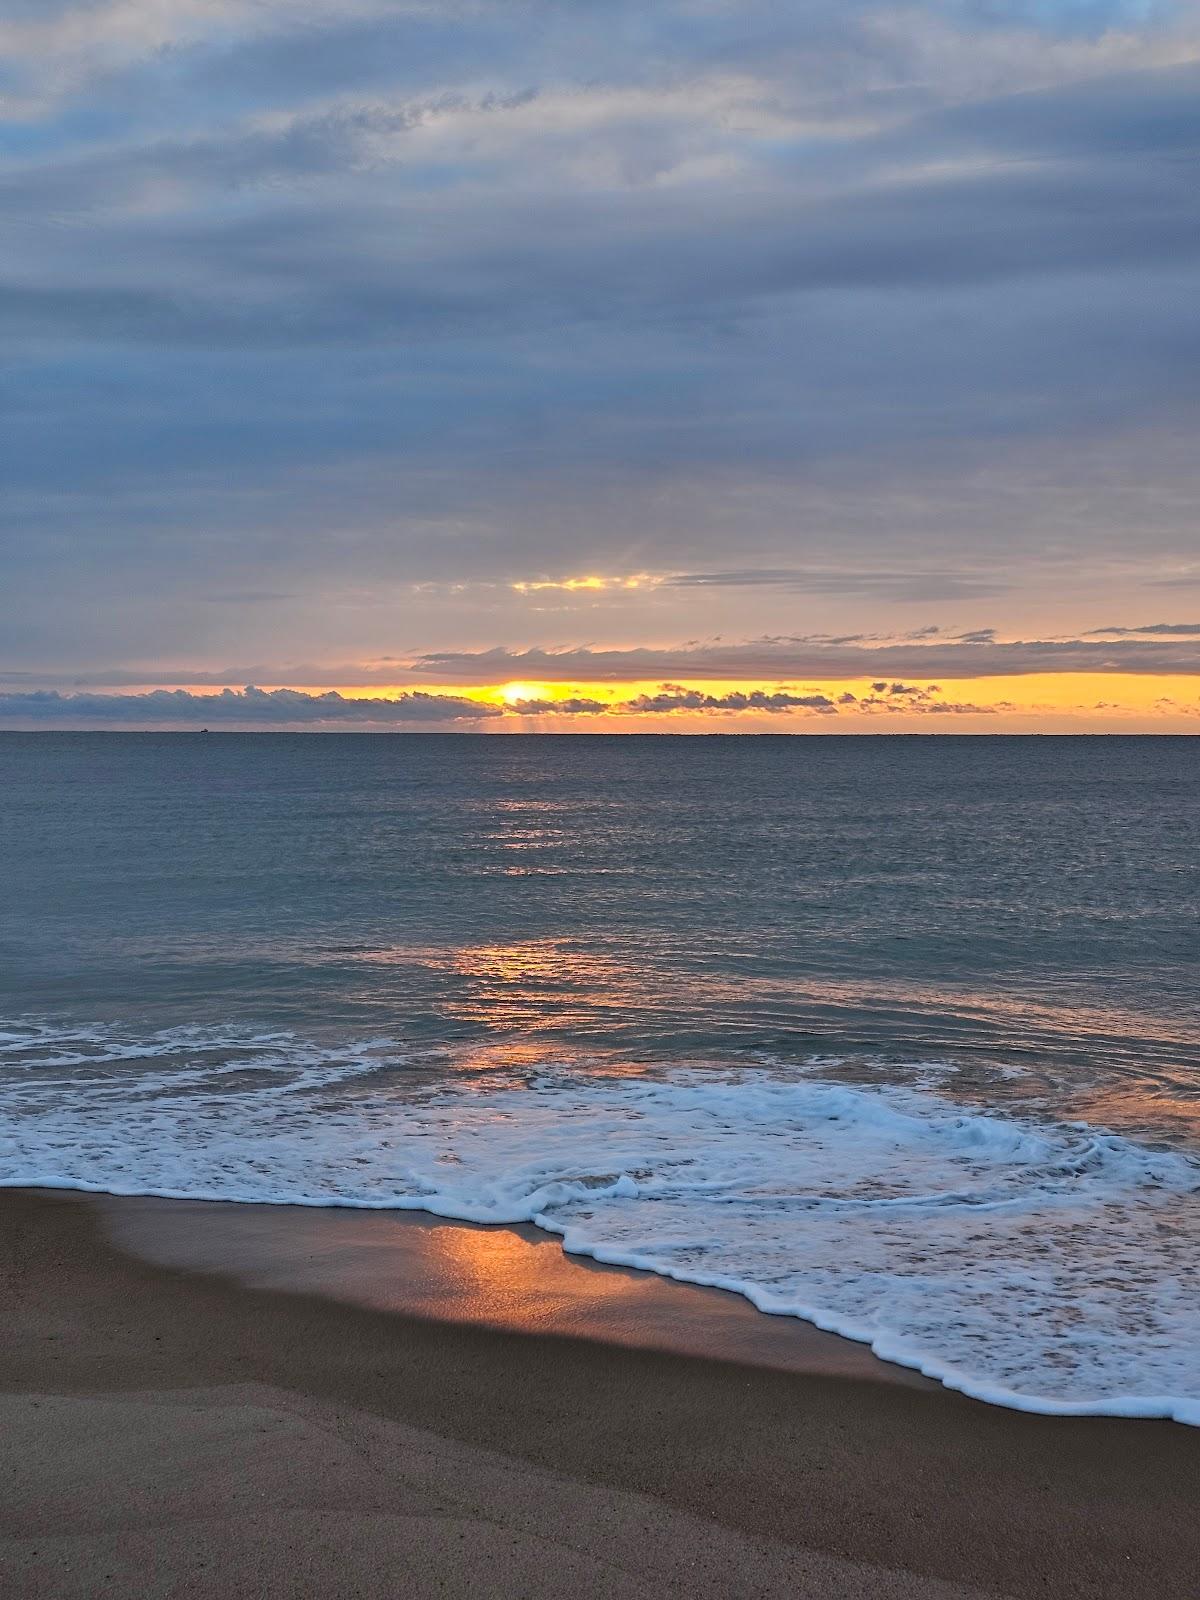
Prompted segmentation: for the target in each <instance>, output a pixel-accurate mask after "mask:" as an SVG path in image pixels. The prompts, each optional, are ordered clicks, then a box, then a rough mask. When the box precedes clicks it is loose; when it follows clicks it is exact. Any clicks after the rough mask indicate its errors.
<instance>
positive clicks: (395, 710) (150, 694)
mask: <svg viewBox="0 0 1200 1600" xmlns="http://www.w3.org/2000/svg"><path fill="white" fill-rule="evenodd" d="M500 714H501V713H500V710H499V708H498V707H496V706H490V705H483V704H481V703H480V702H478V701H475V700H467V699H459V698H457V697H455V696H450V695H435V694H424V693H422V692H421V691H419V690H416V691H412V692H409V693H405V694H402V695H399V696H397V697H396V698H394V699H383V698H370V697H366V696H364V697H352V696H346V695H341V694H338V693H337V692H336V691H335V690H333V689H330V690H328V691H327V692H326V693H324V694H308V693H306V692H304V691H303V690H300V689H269V690H265V689H258V688H255V687H254V686H253V685H247V687H246V688H244V689H222V690H221V691H220V693H219V694H191V693H189V692H188V690H186V689H151V690H149V691H147V692H146V693H143V694H86V693H80V694H60V693H59V692H58V691H57V690H42V691H36V690H34V691H29V692H27V693H20V692H11V693H0V720H4V721H14V720H21V721H32V722H49V723H60V724H61V723H64V722H72V723H104V724H106V725H113V724H115V725H120V726H128V725H137V724H143V725H145V724H155V725H163V724H171V723H183V724H188V725H194V726H205V727H207V726H209V725H210V724H211V725H213V726H219V725H220V724H222V723H226V724H227V723H237V724H239V725H241V724H266V725H272V726H274V725H278V724H281V723H284V724H316V725H320V726H329V725H331V724H332V725H342V724H350V725H363V724H368V725H377V726H391V725H400V726H403V725H406V724H412V723H443V722H449V723H454V722H482V721H487V720H489V719H492V718H495V717H497V716H499V715H500Z"/></svg>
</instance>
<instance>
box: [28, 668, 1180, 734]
mask: <svg viewBox="0 0 1200 1600" xmlns="http://www.w3.org/2000/svg"><path fill="white" fill-rule="evenodd" d="M1020 709H1021V708H1019V707H1018V706H1016V705H1015V704H1014V703H1012V702H1010V701H1004V700H1000V701H996V702H992V703H988V702H976V701H970V700H956V699H949V698H947V697H946V694H945V691H944V689H943V687H942V685H940V684H936V683H929V684H907V683H900V682H888V681H886V680H882V679H881V680H879V681H877V682H874V683H871V684H870V685H869V686H867V687H866V688H865V689H864V690H863V691H862V692H861V693H857V694H856V693H854V692H853V691H852V690H848V689H847V690H843V691H841V692H840V693H836V694H826V693H823V692H821V691H819V690H815V689H814V690H811V691H807V692H798V691H796V690H793V689H780V688H776V689H731V690H726V691H723V692H713V691H711V690H708V689H704V688H700V687H696V686H689V685H686V684H680V683H670V682H664V683H663V684H662V685H661V686H660V687H659V689H658V690H657V691H656V692H654V693H645V692H642V693H639V694H635V695H631V696H629V697H628V698H621V697H613V698H611V699H606V700H600V699H595V698H592V697H589V696H582V695H564V696H559V697H542V696H531V697H528V698H514V699H503V700H500V701H495V700H484V699H478V698H474V697H471V696H466V695H463V696H456V695H446V694H425V693H422V692H421V691H419V690H416V691H407V692H404V693H401V694H398V695H395V696H382V695H349V694H341V693H338V692H337V691H336V690H332V689H331V690H326V691H324V692H316V693H313V692H309V691H305V690H301V689H290V688H278V689H260V688H258V687H256V686H255V685H253V684H250V685H247V686H246V687H245V688H243V689H231V688H225V689H222V690H220V691H218V692H216V693H207V694H203V693H201V694H197V693H194V692H192V691H191V690H188V689H151V690H145V691H142V692H140V693H125V694H95V693H89V692H87V691H77V692H75V693H73V694H63V693H60V692H59V691H58V690H25V691H20V690H17V691H0V730H2V729H4V728H10V729H18V730H20V729H37V728H54V727H58V728H87V727H94V728H106V729H120V728H146V729H192V730H200V729H204V730H205V731H207V730H209V729H212V728H220V727H227V728H236V729H254V728H261V729H272V728H274V729H286V728H302V727H309V728H313V729H321V730H326V731H328V730H333V729H337V728H343V729H348V730H353V729H361V730H364V731H366V730H383V729H392V730H394V731H404V730H408V731H414V730H418V729H420V728H426V729H428V730H430V731H443V730H453V729H458V730H467V731H471V730H483V731H494V730H495V729H497V728H498V727H499V726H501V725H504V726H506V727H509V728H512V727H520V726H524V727H536V728H538V729H539V730H543V731H544V730H545V729H546V728H547V727H558V728H563V727H567V726H569V725H571V724H572V723H574V724H578V725H581V726H592V727H594V728H603V726H604V724H605V723H606V722H615V723H618V724H619V725H620V726H621V728H622V730H624V731H629V728H630V725H631V724H632V726H633V727H635V728H638V727H643V728H650V727H652V726H654V725H655V724H660V725H668V724H672V723H677V724H685V725H686V726H687V727H688V728H689V729H690V730H694V729H696V728H698V727H702V726H704V725H705V724H706V723H711V724H712V725H713V726H715V727H725V728H730V729H733V730H735V731H736V729H737V728H738V727H752V726H759V727H761V726H762V725H764V723H763V719H764V718H765V721H766V722H778V723H779V724H781V725H783V724H787V723H789V722H801V723H808V724H820V723H822V722H825V723H828V722H829V721H831V720H836V721H839V722H843V723H845V722H846V721H847V720H849V721H851V722H857V723H858V724H859V725H860V727H862V728H863V729H864V730H865V729H866V728H867V727H869V726H870V725H871V723H872V722H873V721H876V725H877V726H878V722H877V719H879V718H882V719H883V721H884V722H885V723H886V722H888V721H889V720H893V721H894V720H895V719H897V718H899V719H904V721H905V723H906V725H907V723H908V721H909V719H917V721H918V722H919V721H921V720H923V719H925V718H928V717H934V718H936V719H946V720H949V719H954V718H960V719H962V718H965V719H968V720H970V721H972V722H973V721H974V719H977V718H996V719H998V722H1002V720H1003V718H1004V717H1005V715H1006V714H1010V713H1013V712H1017V711H1019V710H1020ZM1058 709H1059V710H1060V712H1061V711H1067V712H1074V713H1076V714H1078V713H1083V714H1084V716H1085V717H1086V716H1087V715H1089V714H1092V715H1094V714H1096V713H1102V712H1109V713H1112V712H1117V713H1121V712H1123V711H1124V710H1126V709H1128V708H1123V707H1122V706H1121V705H1119V704H1116V703H1110V702H1104V701H1100V702H1095V703H1093V704H1090V705H1077V706H1075V707H1073V708H1072V707H1060V708H1058ZM1152 710H1153V714H1154V715H1156V716H1159V717H1171V718H1174V719H1176V720H1178V719H1180V718H1196V717H1200V695H1198V696H1197V699H1196V701H1195V703H1194V704H1190V703H1182V702H1178V701H1174V700H1170V699H1165V698H1160V699H1159V700H1158V701H1157V702H1156V703H1155V704H1154V706H1153V708H1152ZM997 731H999V728H997Z"/></svg>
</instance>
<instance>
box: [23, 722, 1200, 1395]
mask: <svg viewBox="0 0 1200 1600" xmlns="http://www.w3.org/2000/svg"><path fill="white" fill-rule="evenodd" d="M1198 778H1200V742H1194V741H1191V740H1188V739H1186V738H1117V737H1110V738H1067V737H1064V738H1055V737H993V738H964V737H956V736H938V737H887V736H884V737H789V736H781V737H770V736H765V737H711V738H687V737H672V736H645V737H637V736H635V737H621V736H612V735H567V736H557V737H556V736H543V735H520V736H511V737H497V736H488V735H399V736H383V735H380V736H374V735H304V734H297V735H287V734H278V735H276V734H246V735H240V734H207V735H205V734H198V733H197V734H151V733H136V734H134V733H121V734H108V733H79V734H73V733H38V734H20V733H4V734H0V1183H2V1184H4V1185H8V1186H16V1185H32V1186H47V1187H55V1188H69V1189H83V1190H93V1191H104V1192H109V1193H114V1194H153V1195H168V1196H180V1197H196V1198H203V1199H221V1200H235V1201H246V1202H256V1201H257V1202H268V1201H269V1202H274V1203H282V1204H290V1205H305V1206H358V1207H369V1208H395V1209H400V1210H422V1211H427V1212H431V1213H434V1214H437V1215H439V1216H443V1217H455V1218H462V1219H467V1220H471V1221H476V1222H494V1223H500V1224H503V1223H510V1224H511V1223H516V1222H532V1223H535V1224H536V1225H538V1226H539V1227H541V1228H544V1229H547V1230H549V1231H551V1232H553V1233H555V1234H558V1235H560V1236H561V1238H562V1242H563V1247H564V1248H565V1249H566V1250H568V1251H572V1252H577V1253H580V1254H584V1255H590V1256H593V1257H595V1258H596V1259H598V1260H601V1261H606V1262H615V1263H624V1264H628V1265H633V1266H638V1267H642V1268H645V1269H648V1270H650V1271H653V1272H657V1273H660V1274H663V1275H666V1276H669V1277H672V1278H676V1279H680V1280H683V1281H687V1282H694V1283H701V1284H710V1285H717V1286H721V1287H724V1288H727V1289H731V1290H734V1291H736V1292H738V1293H741V1294H743V1295H745V1296H746V1297H747V1298H748V1299H750V1300H751V1301H752V1302H753V1303H754V1304H755V1305H756V1306H758V1307H760V1308H761V1309H762V1310H763V1311H764V1312H771V1313H776V1314H780V1315H785V1316H793V1317H800V1318H804V1319H806V1320H808V1321H811V1322H813V1323H816V1324H818V1325H819V1326H821V1327H823V1328H828V1329H832V1330H834V1331H836V1332H839V1333H842V1334H845V1335H846V1336H848V1337H850V1338H853V1339H858V1340H862V1341H865V1342H867V1343H869V1344H870V1345H871V1346H872V1348H873V1349H874V1350H875V1351H876V1352H877V1353H878V1354H879V1355H880V1356H882V1357H883V1358H884V1359H886V1360H889V1361H893V1362H897V1363H901V1364H903V1365H906V1366H910V1367H914V1368H918V1369H919V1370H921V1371H923V1372H926V1373H928V1374H930V1375H931V1376H934V1377H937V1378H939V1379H941V1380H942V1381H943V1382H944V1383H946V1384H948V1385H950V1386H952V1387H954V1388H958V1389H962V1390H964V1391H965V1392H967V1393H968V1394H971V1395H975V1396H977V1397H978V1398H981V1399H985V1400H990V1401H993V1402H995V1403H998V1404H1004V1405H1010V1406H1016V1407H1020V1408H1023V1409H1027V1410H1032V1411H1045V1412H1080V1413H1089V1412H1095V1413H1107V1414H1116V1415H1134V1416H1171V1417H1175V1418H1177V1419H1179V1420H1180V1421H1185V1422H1192V1423H1200V1271H1198V1267H1200V1010H1198V1006H1197V996H1198V981H1197V980H1198V977H1200V784H1198V782H1197V779H1198Z"/></svg>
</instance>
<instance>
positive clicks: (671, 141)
mask: <svg viewBox="0 0 1200 1600" xmlns="http://www.w3.org/2000/svg"><path fill="white" fill-rule="evenodd" d="M1198 160H1200V0H1004V3H1001V0H910V3H907V4H891V3H881V4H870V3H864V0H836V3H835V0H789V3H787V4H780V3H778V0H776V3H767V0H741V3H733V0H630V3H626V0H503V3H494V0H437V3H429V4H421V3H407V0H88V3H83V4H80V3H78V0H74V3H72V0H5V4H4V5H3V7H2V8H0V229H2V231H3V240H4V244H3V250H2V251H0V336H2V344H0V350H2V352H3V359H2V362H0V726H3V727H15V728H32V727H147V728H149V727H188V728H195V727H199V726H210V727H213V728H216V727H229V728H235V727H239V728H240V727H245V728H260V727H296V728H312V729H341V730H346V729H362V730H373V729H392V730H405V729H409V730H434V729H443V728H444V729H457V730H463V731H470V730H478V731H484V732H513V731H521V730H538V731H577V732H596V731H603V730H609V731H632V730H643V731H657V732H697V731H709V732H737V731H770V732H798V733H839V732H841V733H861V732H897V731H905V732H914V731H916V732H969V733H995V732H1036V731H1043V732H1064V731H1078V732H1105V731H1127V732H1142V731H1158V732H1197V731H1200V519H1198V507H1200V451H1198V450H1197V448H1196V439H1197V424H1198V422H1200V319H1198V318H1197V316H1196V310H1195V308H1196V300H1197V286H1198V282H1200V279H1198V266H1200V184H1198V183H1197V163H1198Z"/></svg>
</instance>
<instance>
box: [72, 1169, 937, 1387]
mask: <svg viewBox="0 0 1200 1600" xmlns="http://www.w3.org/2000/svg"><path fill="white" fill-rule="evenodd" d="M81 1203H86V1204H89V1205H95V1206H97V1207H98V1208H99V1210H100V1213H101V1216H102V1217H103V1219H104V1222H105V1224H106V1227H107V1229H108V1231H109V1233H110V1235H111V1237H112V1238H113V1240H114V1242H115V1243H116V1244H118V1245H119V1246H120V1247H122V1248H123V1249H126V1250H129V1251H131V1252H132V1253H134V1254H136V1255H139V1256H141V1257H143V1258H144V1259H147V1260H150V1261H153V1262H156V1263H158V1264H160V1265H163V1266H173V1267H181V1268H184V1269H190V1270H193V1271H202V1272H221V1273H227V1274H230V1275H231V1276H233V1277H235V1278H237V1279H238V1280H239V1281H240V1282H243V1283H247V1284H250V1285H253V1286H255V1287H259V1288H269V1289H287V1290H294V1291H300V1292H308V1293H316V1294H323V1295H328V1296H330V1297H331V1298H333V1299H337V1300H343V1301H348V1302H350V1303H352V1304H356V1305H362V1306H367V1307H369V1308H371V1309H374V1310H381V1311H392V1312H397V1313H400V1314H402V1315H405V1316H417V1317H426V1318H433V1319H435V1320H438V1321H444V1322H456V1323H475V1324H479V1325H483V1326H487V1327H491V1328H500V1329H507V1330H509V1331H512V1332H517V1333H529V1334H554V1335H559V1336H566V1337H572V1338H585V1339H598V1340H601V1341H604V1342H606V1343H611V1344H620V1345H627V1346H636V1347H641V1348H655V1349H669V1350H675V1351H678V1352H682V1353H684V1354H689V1355H699V1356H711V1357H715V1358H718V1359H724V1360H732V1361H741V1362H745V1363H750V1364H752V1365H756V1366H767V1367H776V1368H784V1369H787V1370H791V1371H805V1372H812V1371H818V1372H828V1373H833V1374H839V1375H842V1376H846V1377H858V1378H869V1379H872V1380H874V1381H877V1382H891V1383H904V1384H918V1385H921V1386H929V1387H933V1385H931V1384H929V1382H928V1380H926V1379H923V1378H920V1377H919V1376H917V1375H916V1374H914V1373H910V1372H906V1371H904V1369H902V1368H899V1367H891V1366H887V1365H885V1364H884V1363H883V1362H880V1361H877V1360H876V1359H875V1357H874V1356H872V1355H871V1353H870V1351H869V1350H867V1349H866V1348H865V1346H862V1345H857V1344H853V1343H851V1342H850V1341H848V1340H846V1339H840V1338H838V1337H837V1336H836V1335H835V1334H830V1333H823V1332H821V1331H820V1330H819V1329H817V1328H813V1327H810V1326H809V1325H808V1324H807V1323H804V1322H800V1321H799V1320H797V1319H795V1318H792V1317H769V1316H765V1315H763V1313H762V1312H759V1311H756V1310H755V1309H754V1307H753V1306H751V1305H750V1303H749V1302H748V1301H746V1300H743V1299H742V1298H741V1297H740V1296H739V1295H734V1294H726V1293H724V1292H723V1291H721V1290H719V1289H702V1288H697V1287H695V1286H694V1285H690V1284H679V1283H674V1282H671V1281H670V1280H669V1279H665V1278H659V1277H655V1276H654V1275H653V1274H651V1273H643V1272H631V1271H629V1270H627V1269H625V1268H623V1267H607V1266H602V1265H600V1264H599V1263H597V1262H594V1261H589V1260H587V1259H585V1258H582V1257H577V1256H568V1255H565V1254H564V1253H563V1250H562V1246H561V1244H560V1243H559V1241H558V1240H557V1239H556V1238H554V1237H552V1236H550V1235H548V1234H543V1233H540V1232H539V1231H538V1230H537V1229H535V1228H524V1227H522V1228H485V1227H476V1226H472V1225H471V1224H469V1223H459V1222H442V1221H440V1220H439V1219H437V1218H434V1217H429V1216H426V1215H424V1214H422V1213H411V1212H410V1213H395V1212H378V1211H351V1210H334V1209H331V1210H325V1209H306V1208H304V1207H298V1206H250V1205H227V1204H222V1203H207V1202H203V1201H194V1200H153V1199H141V1198H139V1199H127V1198H116V1197H113V1196H108V1195H102V1196H95V1197H88V1198H87V1200H86V1201H81Z"/></svg>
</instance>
